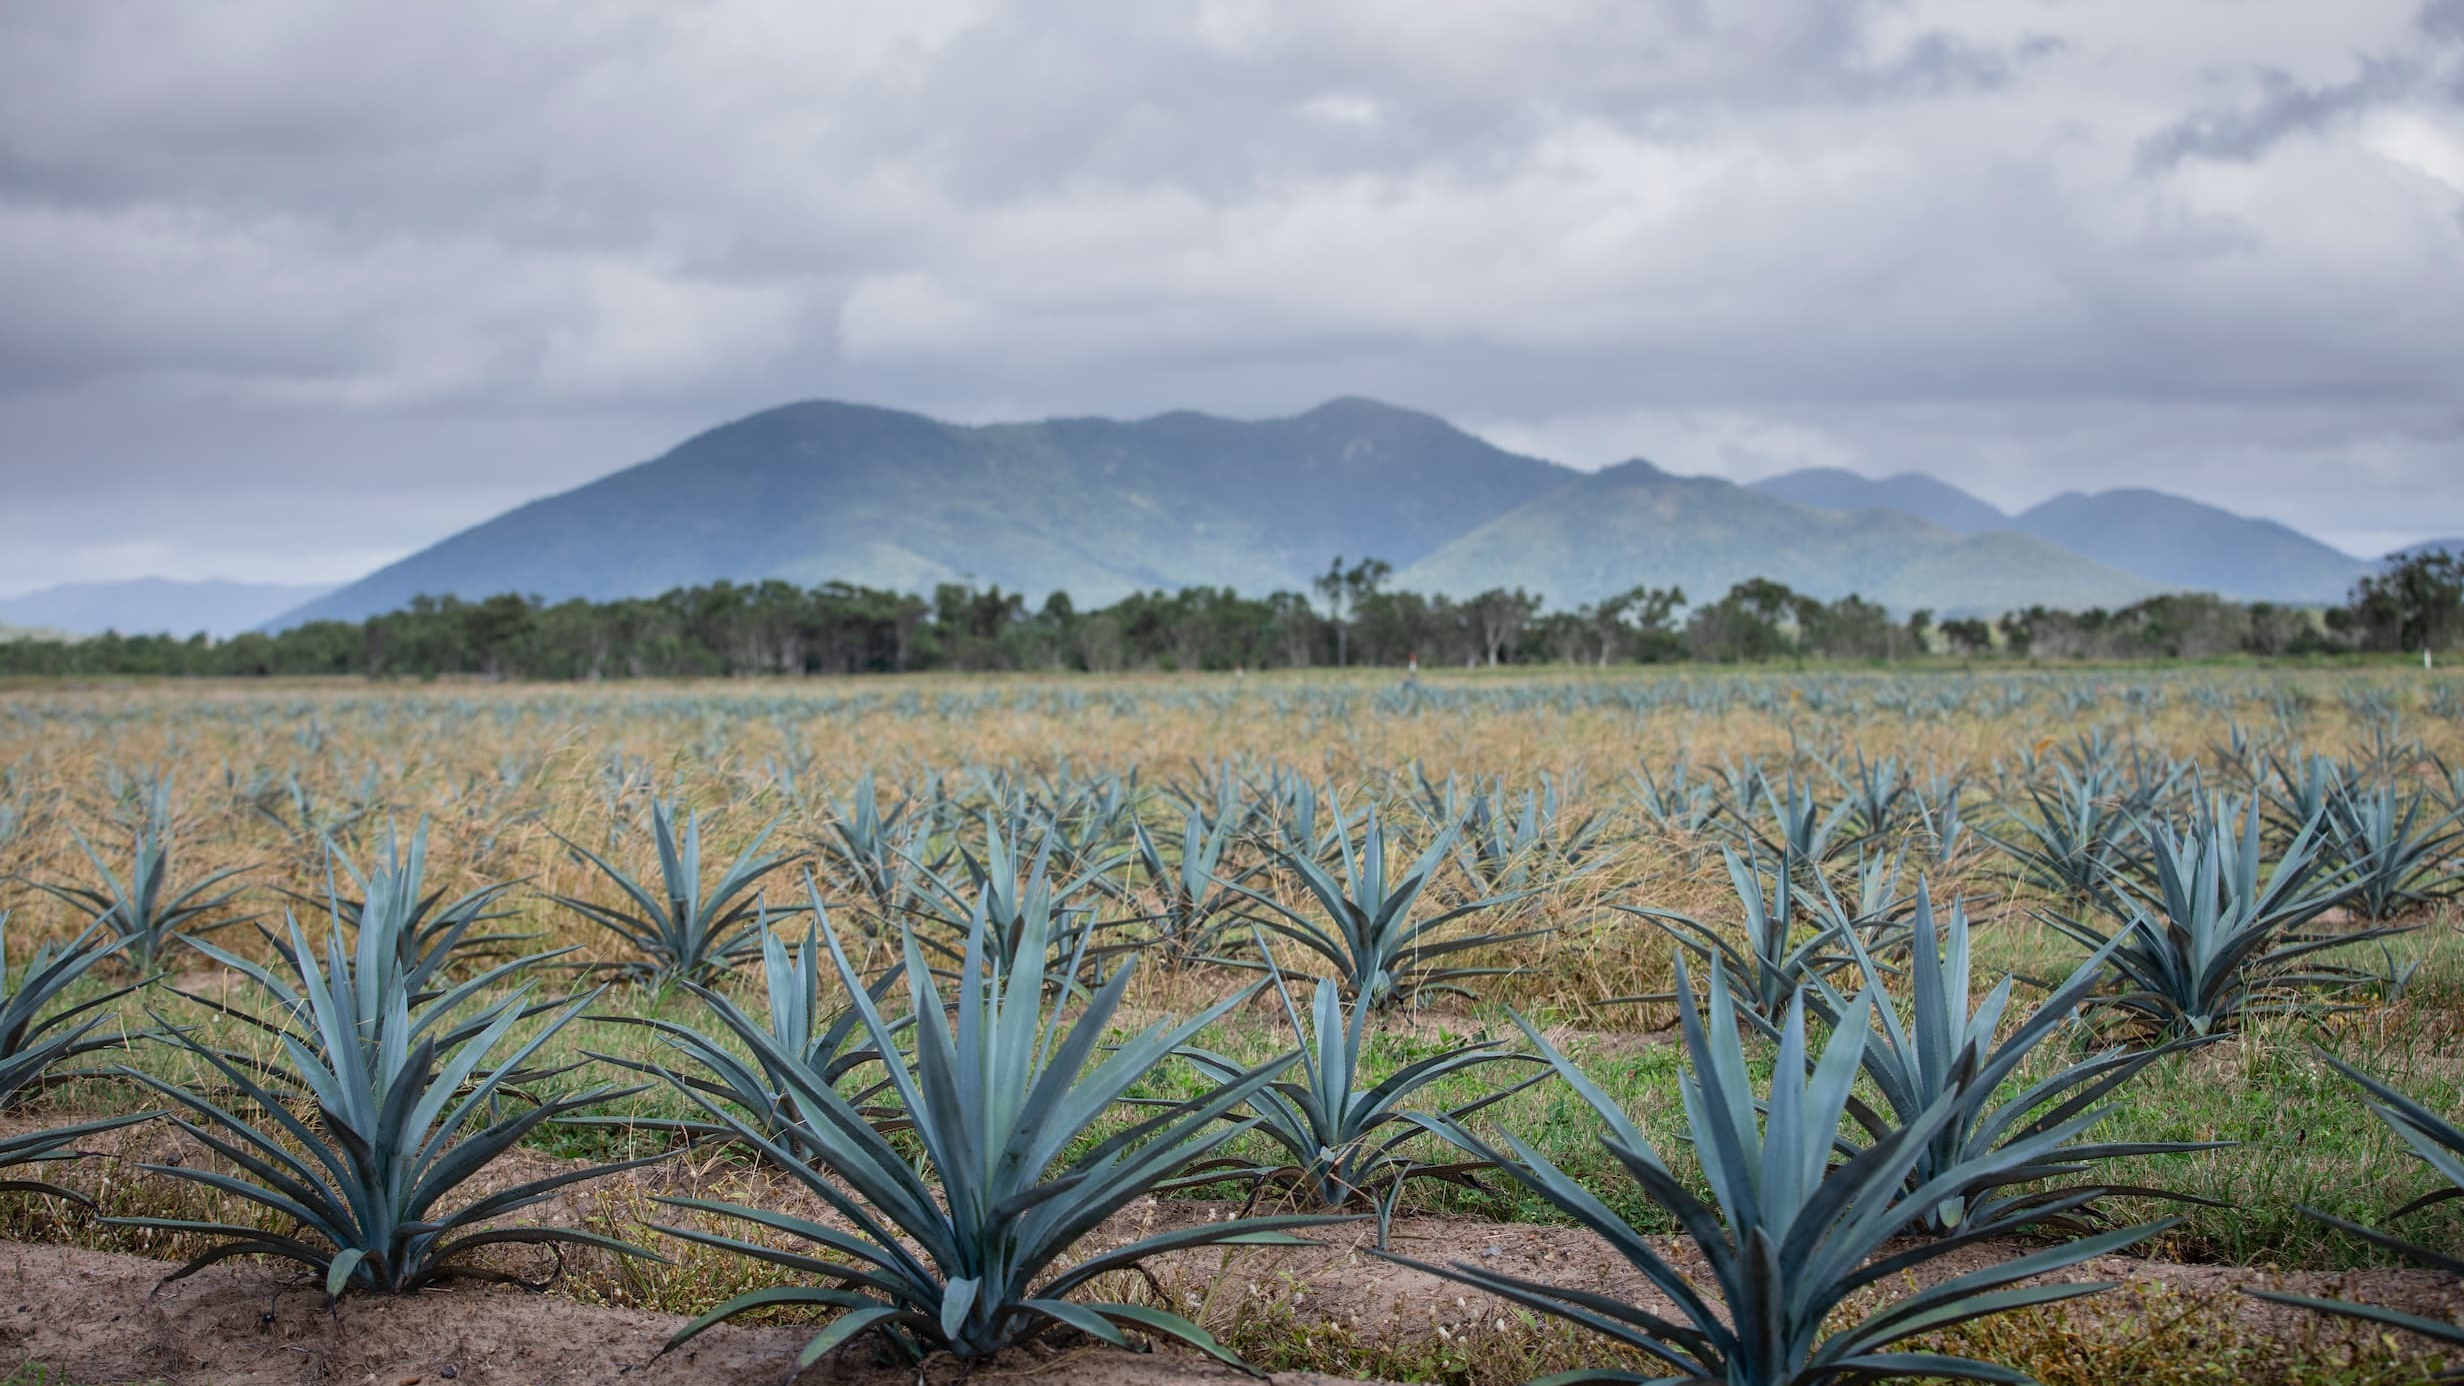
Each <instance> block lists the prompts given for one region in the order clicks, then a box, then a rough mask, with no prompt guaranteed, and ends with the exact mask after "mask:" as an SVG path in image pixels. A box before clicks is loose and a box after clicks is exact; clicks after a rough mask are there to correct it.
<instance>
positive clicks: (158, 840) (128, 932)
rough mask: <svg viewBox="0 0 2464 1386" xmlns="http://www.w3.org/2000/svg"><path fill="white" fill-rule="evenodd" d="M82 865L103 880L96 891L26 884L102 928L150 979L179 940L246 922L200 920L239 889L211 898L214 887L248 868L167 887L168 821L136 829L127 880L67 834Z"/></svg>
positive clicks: (88, 846)
mask: <svg viewBox="0 0 2464 1386" xmlns="http://www.w3.org/2000/svg"><path fill="white" fill-rule="evenodd" d="M69 836H70V837H71V838H72V839H74V840H75V841H76V843H77V848H78V850H79V851H81V852H84V853H85V854H86V860H87V861H89V862H91V863H93V865H94V871H95V874H96V875H99V876H101V877H102V878H103V880H102V884H101V885H100V886H99V887H95V886H78V885H67V884H59V883H46V882H42V881H34V882H30V884H31V885H33V886H34V888H35V889H37V890H40V891H42V892H43V893H45V894H47V895H50V896H52V897H53V898H55V899H59V900H64V901H66V902H68V903H69V904H70V905H73V906H75V907H76V908H78V909H80V910H83V911H85V913H86V915H87V917H88V918H89V919H91V920H92V921H93V922H95V923H98V924H101V925H103V926H104V927H105V928H106V929H108V930H109V931H110V932H111V934H112V936H113V937H114V938H117V939H119V940H120V941H121V942H122V943H123V944H124V945H125V947H126V951H125V952H124V953H123V954H121V956H123V957H125V958H126V959H127V960H128V961H129V962H131V963H133V964H135V965H136V967H137V968H138V970H139V971H141V972H144V973H146V974H148V975H151V974H152V973H154V972H155V971H157V970H159V968H160V967H161V965H162V961H163V956H164V953H165V952H166V950H168V949H170V948H171V947H172V946H173V945H174V944H175V943H176V942H177V941H178V940H180V939H182V938H185V937H189V936H193V935H196V934H201V933H211V932H213V931H214V930H216V929H225V928H229V927H230V926H231V925H233V924H237V923H242V922H244V921H243V920H241V919H224V920H218V921H216V922H214V923H212V924H205V925H201V924H200V923H199V921H201V920H203V919H205V918H206V917H207V916H208V915H211V914H213V913H214V912H215V911H216V910H219V909H221V908H222V907H223V906H225V905H228V904H230V903H231V902H232V901H233V900H234V899H236V898H238V896H239V892H238V891H237V890H226V891H224V892H222V893H221V894H219V895H209V894H207V892H208V891H211V890H212V889H213V888H214V887H215V886H218V885H220V884H222V883H223V882H224V881H227V880H230V879H232V878H233V877H235V876H238V875H241V874H242V873H244V872H245V871H247V870H248V869H249V868H247V867H243V866H234V867H230V868H228V869H225V870H222V871H217V872H215V873H213V874H212V875H210V876H206V877H204V878H203V879H201V880H198V881H194V882H191V883H190V884H189V885H187V886H186V887H181V888H174V887H173V886H172V885H171V851H172V847H173V842H172V838H171V827H170V824H169V822H168V820H167V819H158V818H156V817H153V816H149V817H148V819H147V820H146V822H145V823H144V824H142V825H141V826H139V827H138V828H137V830H136V837H135V845H134V847H133V848H132V849H131V862H130V866H129V872H128V878H127V879H126V880H125V881H123V880H122V879H121V878H120V876H119V873H117V872H115V871H113V870H112V869H111V867H110V866H109V865H107V864H106V863H105V862H104V861H103V856H102V853H100V852H98V851H96V850H95V848H94V844H93V843H91V842H88V841H87V840H86V838H85V834H83V833H80V832H78V831H77V830H76V829H74V828H71V829H69Z"/></svg>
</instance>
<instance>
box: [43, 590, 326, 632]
mask: <svg viewBox="0 0 2464 1386" xmlns="http://www.w3.org/2000/svg"><path fill="white" fill-rule="evenodd" d="M331 590H332V586H331V584H318V585H314V586H301V585H295V584H289V583H276V582H224V581H222V580H220V579H211V578H209V579H207V580H205V581H202V582H181V581H176V580H174V579H171V578H133V579H129V580H127V581H122V582H64V583H60V584H59V585H57V586H53V587H45V588H41V589H38V590H36V591H33V592H26V593H22V594H20V595H18V596H14V597H0V626H9V627H21V628H26V631H25V633H27V634H50V635H59V634H69V635H100V634H102V633H103V632H104V631H108V630H116V631H119V632H121V633H123V634H138V633H152V632H157V631H170V632H172V633H174V634H178V635H193V634H195V633H196V632H198V631H203V632H205V633H206V634H207V635H210V636H213V637H214V638H215V639H218V640H219V639H222V638H223V637H225V636H231V635H237V634H239V633H240V632H241V631H244V630H252V629H254V628H256V627H257V626H261V625H264V624H265V623H266V622H268V621H271V620H273V619H274V618H276V617H278V616H280V615H282V614H283V613H284V612H286V611H289V610H291V609H292V608H294V607H296V606H298V605H299V604H301V603H302V602H307V601H313V600H315V599H316V598H318V597H321V596H323V595H324V594H325V593H327V592H329V591H331Z"/></svg>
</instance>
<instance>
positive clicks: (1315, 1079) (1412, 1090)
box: [1180, 945, 1548, 1210]
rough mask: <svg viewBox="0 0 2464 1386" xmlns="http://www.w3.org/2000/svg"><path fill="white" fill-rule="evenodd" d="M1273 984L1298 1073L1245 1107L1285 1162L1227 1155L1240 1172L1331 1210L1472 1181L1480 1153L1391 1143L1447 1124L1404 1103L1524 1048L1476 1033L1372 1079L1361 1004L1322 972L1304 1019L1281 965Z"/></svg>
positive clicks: (1484, 1099)
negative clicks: (1413, 1155) (1423, 1155)
mask: <svg viewBox="0 0 2464 1386" xmlns="http://www.w3.org/2000/svg"><path fill="white" fill-rule="evenodd" d="M1261 949H1263V945H1261ZM1275 987H1276V991H1277V993H1278V995H1279V996H1280V997H1281V999H1282V1001H1283V1009H1284V1016H1285V1019H1287V1020H1288V1021H1290V1023H1291V1027H1292V1038H1293V1039H1294V1040H1295V1041H1296V1042H1297V1043H1298V1044H1299V1045H1300V1049H1301V1053H1302V1062H1301V1066H1300V1076H1299V1078H1298V1079H1289V1078H1285V1079H1277V1080H1276V1081H1275V1082H1274V1083H1273V1084H1272V1085H1270V1086H1269V1087H1267V1088H1266V1089H1265V1090H1264V1091H1262V1092H1260V1093H1259V1094H1258V1095H1257V1096H1256V1097H1253V1098H1251V1099H1250V1102H1249V1108H1250V1110H1251V1111H1252V1112H1254V1113H1256V1126H1257V1129H1258V1131H1259V1132H1260V1133H1261V1134H1263V1135H1265V1136H1266V1137H1267V1138H1268V1139H1269V1140H1271V1141H1273V1142H1274V1143H1275V1144H1276V1145H1277V1146H1279V1147H1281V1148H1282V1151H1283V1153H1284V1154H1285V1155H1286V1156H1287V1157H1288V1162H1287V1163H1286V1164H1284V1165H1282V1166H1279V1167H1260V1166H1255V1165H1250V1164H1248V1163H1247V1162H1243V1161H1230V1162H1226V1163H1228V1164H1229V1165H1231V1166H1232V1168H1233V1169H1235V1170H1236V1171H1237V1172H1239V1173H1240V1174H1242V1175H1245V1176H1247V1177H1250V1178H1254V1179H1257V1180H1259V1181H1261V1182H1262V1183H1268V1184H1276V1185H1281V1186H1284V1187H1287V1188H1290V1189H1292V1190H1295V1191H1297V1192H1298V1193H1300V1194H1301V1195H1302V1196H1303V1197H1305V1198H1306V1199H1308V1200H1309V1202H1310V1203H1312V1204H1314V1205H1315V1206H1317V1207H1319V1208H1324V1209H1329V1210H1334V1209H1345V1208H1356V1207H1361V1206H1364V1205H1368V1204H1372V1203H1374V1202H1375V1201H1377V1200H1378V1199H1379V1197H1380V1196H1381V1195H1384V1194H1387V1193H1389V1192H1390V1191H1391V1190H1392V1189H1394V1188H1395V1187H1396V1186H1397V1185H1399V1184H1401V1183H1403V1182H1404V1181H1406V1180H1409V1179H1442V1180H1446V1181H1449V1182H1452V1183H1457V1184H1465V1185H1469V1186H1471V1187H1475V1188H1477V1187H1479V1185H1478V1183H1477V1181H1476V1178H1475V1176H1476V1175H1477V1173H1478V1171H1480V1170H1482V1169H1485V1168H1487V1167H1488V1165H1487V1162H1486V1161H1484V1160H1468V1161H1454V1162H1451V1163H1447V1164H1419V1163H1416V1162H1414V1161H1412V1160H1410V1159H1407V1158H1405V1157H1404V1156H1403V1155H1401V1154H1400V1153H1398V1152H1399V1151H1400V1149H1401V1147H1402V1146H1403V1145H1404V1143H1405V1142H1407V1141H1409V1140H1411V1139H1412V1137H1414V1136H1416V1135H1419V1134H1420V1133H1421V1132H1422V1131H1424V1130H1434V1131H1436V1132H1438V1133H1439V1134H1440V1135H1444V1134H1445V1133H1446V1130H1447V1129H1448V1128H1446V1127H1443V1126H1428V1125H1425V1124H1424V1123H1423V1122H1422V1121H1421V1119H1420V1117H1419V1114H1418V1113H1416V1112H1413V1111H1412V1110H1410V1109H1409V1108H1407V1107H1405V1106H1404V1105H1403V1104H1404V1103H1406V1102H1408V1101H1410V1100H1411V1098H1412V1097H1413V1096H1414V1095H1415V1094H1417V1093H1420V1092H1422V1091H1424V1090H1426V1089H1427V1088H1429V1087H1431V1086H1432V1085H1434V1084H1437V1083H1440V1082H1443V1081H1445V1080H1447V1079H1450V1078H1453V1077H1456V1076H1458V1075H1461V1074H1464V1073H1468V1072H1470V1071H1471V1070H1473V1069H1476V1068H1480V1067H1483V1066H1485V1065H1488V1064H1494V1063H1503V1062H1509V1061H1513V1060H1519V1059H1528V1058H1529V1057H1530V1056H1528V1055H1522V1054H1508V1053H1502V1052H1500V1049H1499V1046H1501V1045H1503V1044H1504V1043H1505V1041H1504V1040H1495V1039H1491V1040H1478V1041H1474V1042H1473V1043H1470V1044H1462V1045H1456V1046H1455V1047H1453V1048H1451V1049H1446V1050H1442V1051H1440V1052H1438V1053H1435V1054H1430V1055H1427V1056H1424V1057H1422V1058H1419V1059H1415V1060H1413V1061H1412V1062H1410V1063H1408V1064H1405V1065H1404V1066H1403V1067H1402V1068H1399V1069H1397V1070H1395V1071H1394V1072H1393V1073H1391V1074H1388V1075H1387V1076H1386V1077H1385V1078H1383V1079H1380V1080H1377V1081H1374V1082H1372V1081H1371V1080H1370V1078H1369V1076H1368V1075H1367V1074H1365V1073H1363V1072H1362V1071H1361V1070H1362V1061H1363V1058H1364V1057H1365V1054H1366V1051H1367V1049H1368V1038H1369V1028H1368V1027H1369V1011H1370V1008H1369V1007H1368V1006H1365V1005H1362V1004H1360V1003H1359V1002H1354V1003H1353V1004H1352V1005H1351V1006H1350V1007H1349V1008H1346V1007H1345V1005H1344V1004H1343V998H1342V995H1341V990H1340V988H1338V987H1337V986H1335V985H1334V984H1333V983H1330V982H1320V983H1318V984H1317V986H1316V988H1315V995H1314V997H1313V998H1312V1016H1311V1021H1310V1023H1308V1024H1304V1023H1303V1022H1302V1020H1301V1017H1300V1010H1299V1008H1298V1007H1296V1006H1295V1005H1293V1003H1292V994H1291V990H1290V988H1289V987H1288V986H1286V985H1285V983H1284V978H1283V975H1282V974H1281V973H1280V972H1278V973H1277V974H1276V975H1275ZM1180 1052H1181V1054H1182V1056H1183V1057H1185V1058H1187V1059H1188V1060H1189V1061H1190V1062H1191V1063H1193V1064H1195V1065H1197V1067H1198V1069H1199V1071H1200V1072H1202V1073H1204V1074H1206V1075H1207V1076H1208V1077H1210V1078H1213V1079H1214V1080H1216V1081H1217V1082H1221V1083H1233V1082H1238V1081H1240V1079H1241V1078H1242V1077H1243V1076H1244V1075H1245V1074H1246V1073H1247V1072H1248V1069H1247V1068H1246V1067H1245V1066H1244V1065H1242V1064H1241V1063H1239V1062H1238V1061H1237V1060H1234V1059H1231V1058H1229V1057H1226V1056H1225V1055H1222V1054H1218V1053H1215V1052H1214V1051H1212V1050H1206V1049H1200V1048H1197V1047H1195V1046H1184V1047H1183V1048H1182V1049H1181V1051H1180ZM1547 1076H1548V1075H1547V1073H1546V1072H1545V1071H1544V1072H1541V1073H1537V1074H1534V1075H1532V1076H1531V1077H1529V1078H1526V1079H1524V1080H1523V1081H1522V1082H1519V1083H1514V1084H1511V1085H1508V1086H1506V1087H1502V1088H1498V1089H1496V1090H1494V1091H1491V1092H1488V1093H1485V1094H1483V1095H1481V1096H1479V1097H1476V1098H1473V1099H1471V1100H1470V1101H1467V1102H1462V1103H1458V1104H1457V1105H1455V1106H1453V1107H1449V1108H1446V1109H1445V1110H1444V1112H1443V1113H1442V1115H1443V1116H1444V1117H1445V1118H1446V1119H1447V1120H1448V1121H1455V1120H1459V1119H1461V1118H1463V1117H1465V1116H1468V1115H1469V1114H1471V1113H1473V1112H1476V1111H1479V1110H1480V1109H1482V1108H1484V1107H1487V1106H1489V1105H1491V1104H1492V1103H1496V1102H1501V1101H1504V1100H1505V1099H1506V1098H1508V1097H1511V1096H1513V1095H1514V1094H1516V1093H1518V1092H1521V1091H1522V1090H1523V1089H1525V1088H1527V1087H1530V1086H1531V1085H1532V1084H1533V1083H1536V1082H1538V1081H1540V1080H1541V1079H1542V1078H1545V1077H1547ZM1212 1177H1220V1176H1210V1178H1212Z"/></svg>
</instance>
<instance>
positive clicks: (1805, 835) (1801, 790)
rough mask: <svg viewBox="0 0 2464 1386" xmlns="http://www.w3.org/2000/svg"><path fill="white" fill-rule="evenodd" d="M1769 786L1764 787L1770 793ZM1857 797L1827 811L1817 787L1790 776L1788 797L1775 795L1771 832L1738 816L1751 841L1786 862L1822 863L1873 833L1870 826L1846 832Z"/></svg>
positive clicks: (1798, 863)
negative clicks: (1757, 828) (1819, 800)
mask: <svg viewBox="0 0 2464 1386" xmlns="http://www.w3.org/2000/svg"><path fill="white" fill-rule="evenodd" d="M1769 792H1770V789H1769V786H1768V785H1766V786H1765V787H1764V793H1765V794H1766V795H1768V794H1769ZM1856 810H1857V805H1856V803H1855V802H1854V801H1853V800H1848V799H1842V800H1841V801H1840V802H1839V803H1837V804H1834V805H1832V806H1831V809H1830V811H1829V812H1827V813H1826V812H1824V811H1823V809H1822V807H1821V805H1819V804H1817V803H1815V802H1814V791H1813V790H1812V789H1810V788H1807V787H1805V786H1802V785H1799V784H1798V783H1797V780H1796V776H1794V775H1791V776H1789V778H1788V789H1787V793H1786V795H1785V796H1784V797H1775V798H1772V799H1771V832H1770V834H1769V835H1768V836H1764V835H1761V834H1757V833H1754V832H1753V831H1752V829H1751V827H1750V825H1748V824H1747V823H1746V821H1745V820H1744V819H1743V818H1740V819H1739V820H1738V823H1739V825H1740V826H1741V827H1745V828H1746V829H1747V832H1746V836H1747V839H1748V841H1749V842H1758V843H1760V844H1761V845H1762V846H1763V847H1765V848H1768V849H1769V850H1770V851H1771V852H1772V853H1774V854H1775V855H1777V856H1778V857H1779V859H1780V862H1781V864H1782V866H1783V867H1784V868H1785V867H1795V866H1799V865H1804V866H1820V865H1821V864H1822V863H1824V862H1826V861H1829V860H1830V859H1831V858H1832V856H1833V855H1834V854H1835V853H1838V852H1841V851H1844V850H1846V849H1847V848H1850V847H1854V846H1856V845H1858V844H1859V843H1862V842H1864V841H1865V840H1866V839H1867V838H1868V837H1870V836H1871V835H1872V834H1871V832H1870V831H1868V830H1862V829H1860V830H1859V831H1857V832H1853V833H1850V832H1845V831H1843V829H1845V828H1846V827H1847V826H1848V825H1849V823H1850V822H1851V821H1852V820H1853V819H1854V817H1855V815H1856Z"/></svg>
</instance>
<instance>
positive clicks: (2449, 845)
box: [2323, 783, 2464, 919]
mask: <svg viewBox="0 0 2464 1386" xmlns="http://www.w3.org/2000/svg"><path fill="white" fill-rule="evenodd" d="M2433 802H2434V801H2433V800H2432V799H2431V798H2430V795H2429V794H2428V793H2427V792H2425V791H2423V790H2421V789H2418V788H2416V789H2414V790H2412V791H2411V792H2410V793H2408V794H2404V795H2401V796H2399V795H2398V794H2397V792H2396V786H2395V785H2394V784H2392V783H2381V784H2378V785H2376V786H2374V787H2371V788H2366V789H2365V788H2361V787H2358V786H2348V785H2338V786H2336V787H2335V788H2334V790H2332V791H2331V792H2330V793H2329V794H2328V796H2327V802H2326V806H2325V808H2324V810H2323V816H2324V818H2325V820H2326V823H2327V829H2328V839H2329V852H2330V853H2331V854H2332V859H2333V860H2334V862H2335V863H2336V864H2337V865H2339V866H2341V867H2342V868H2343V869H2344V870H2345V871H2346V872H2347V873H2349V874H2350V875H2351V877H2352V885H2353V889H2352V905H2353V908H2354V910H2355V911H2356V912H2358V913H2359V914H2361V915H2362V916H2363V917H2364V918H2367V919H2387V918H2390V917H2392V916H2394V915H2395V914H2397V913H2398V912H2400V911H2402V910H2405V909H2408V908H2412V907H2414V906H2419V905H2427V904H2433V903H2435V902H2437V901H2439V900H2443V899H2446V898H2447V897H2449V896H2451V895H2454V894H2455V893H2456V892H2457V891H2458V890H2459V889H2464V871H2458V870H2457V869H2456V868H2455V865H2454V863H2453V861H2452V857H2453V854H2454V851H2455V847H2456V844H2457V843H2458V842H2464V815H2459V814H2458V813H2457V812H2456V811H2454V810H2452V809H2449V810H2444V811H2435V810H2434V809H2433ZM2425 815H2427V816H2426V817H2425Z"/></svg>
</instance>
